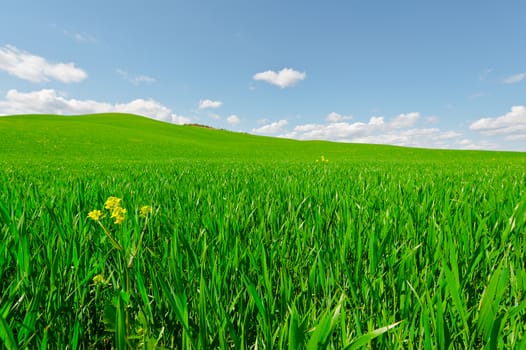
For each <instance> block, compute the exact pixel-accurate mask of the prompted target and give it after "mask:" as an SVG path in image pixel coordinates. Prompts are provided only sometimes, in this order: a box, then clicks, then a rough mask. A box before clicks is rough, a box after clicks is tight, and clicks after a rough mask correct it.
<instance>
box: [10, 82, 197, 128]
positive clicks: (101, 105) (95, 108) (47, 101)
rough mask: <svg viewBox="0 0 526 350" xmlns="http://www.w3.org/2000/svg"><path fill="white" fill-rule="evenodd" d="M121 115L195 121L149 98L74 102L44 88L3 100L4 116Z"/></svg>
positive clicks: (162, 119)
mask: <svg viewBox="0 0 526 350" xmlns="http://www.w3.org/2000/svg"><path fill="white" fill-rule="evenodd" d="M106 112H121V113H133V114H138V115H142V116H145V117H149V118H152V119H157V120H161V121H166V122H172V123H177V124H185V123H189V122H191V119H190V118H187V117H183V116H179V115H176V114H174V113H173V112H172V111H171V110H170V109H169V108H168V107H166V106H163V105H162V104H161V103H159V102H157V101H155V100H152V99H148V100H144V99H136V100H133V101H130V102H127V103H117V104H112V103H107V102H98V101H93V100H77V99H70V98H67V97H66V96H64V95H62V94H60V93H59V92H57V91H56V90H52V89H43V90H39V91H33V92H19V91H17V90H9V91H8V92H7V94H6V95H5V97H4V99H3V100H0V115H10V114H31V113H35V114H40V113H51V114H64V115H75V114H88V113H106Z"/></svg>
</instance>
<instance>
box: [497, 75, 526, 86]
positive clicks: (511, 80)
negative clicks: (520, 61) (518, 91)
mask: <svg viewBox="0 0 526 350" xmlns="http://www.w3.org/2000/svg"><path fill="white" fill-rule="evenodd" d="M524 78H526V73H519V74H515V75H512V76H509V77H507V78H505V79H504V80H503V81H502V82H503V83H504V84H515V83H518V82H520V81H522V80H524Z"/></svg>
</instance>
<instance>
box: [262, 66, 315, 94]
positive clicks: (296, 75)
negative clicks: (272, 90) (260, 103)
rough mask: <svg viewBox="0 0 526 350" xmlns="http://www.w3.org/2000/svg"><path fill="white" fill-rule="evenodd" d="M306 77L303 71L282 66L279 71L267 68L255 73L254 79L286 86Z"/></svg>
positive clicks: (281, 86) (282, 86)
mask: <svg viewBox="0 0 526 350" xmlns="http://www.w3.org/2000/svg"><path fill="white" fill-rule="evenodd" d="M306 77H307V74H305V72H298V71H296V70H294V69H292V68H283V69H282V70H280V71H279V72H275V71H272V70H268V71H265V72H261V73H256V74H255V75H254V77H253V79H254V80H261V81H265V82H267V83H270V84H273V85H276V86H279V87H280V88H282V89H283V88H286V87H291V86H294V85H296V84H297V83H298V82H299V81H301V80H304V79H305V78H306Z"/></svg>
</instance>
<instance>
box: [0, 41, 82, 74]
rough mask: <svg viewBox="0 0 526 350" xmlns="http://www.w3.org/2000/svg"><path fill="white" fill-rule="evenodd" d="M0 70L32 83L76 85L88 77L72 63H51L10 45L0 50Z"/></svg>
mask: <svg viewBox="0 0 526 350" xmlns="http://www.w3.org/2000/svg"><path fill="white" fill-rule="evenodd" d="M0 70H3V71H5V72H7V73H9V74H11V75H13V76H16V77H17V78H20V79H24V80H28V81H31V82H34V83H41V82H46V81H50V80H58V81H61V82H63V83H76V82H79V81H82V80H84V79H85V78H86V77H87V76H88V75H87V74H86V72H84V71H83V70H82V69H80V68H77V67H76V66H75V64H74V63H52V62H48V61H47V60H46V59H45V58H43V57H40V56H36V55H33V54H31V53H29V52H25V51H22V50H19V49H17V48H16V47H14V46H11V45H5V46H4V47H2V48H0Z"/></svg>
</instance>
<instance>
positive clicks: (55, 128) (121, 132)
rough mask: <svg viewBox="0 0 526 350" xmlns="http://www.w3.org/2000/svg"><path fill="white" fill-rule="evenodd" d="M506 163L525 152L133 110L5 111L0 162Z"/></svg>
mask: <svg viewBox="0 0 526 350" xmlns="http://www.w3.org/2000/svg"><path fill="white" fill-rule="evenodd" d="M321 155H324V156H325V157H327V158H328V159H330V160H331V161H373V160H374V161H404V162H429V161H433V162H435V161H439V162H442V161H448V162H450V161H453V162H455V161H460V160H466V159H476V160H482V161H491V160H497V161H503V160H505V159H514V160H516V159H517V158H519V159H524V158H525V154H523V153H509V152H475V151H447V150H425V149H414V148H403V147H394V146H385V145H365V144H345V143H335V142H325V141H297V140H289V139H281V138H272V137H263V136H255V135H249V134H244V133H236V132H230V131H226V130H215V129H207V128H200V127H196V126H180V125H173V124H169V123H164V122H159V121H156V120H152V119H148V118H145V117H140V116H137V115H130V114H118V113H109V114H94V115H82V116H58V115H18V116H6V117H0V160H1V161H4V162H6V161H16V162H24V161H25V162H32V161H39V162H54V161H57V160H59V161H83V162H84V161H100V162H104V161H146V160H150V161H161V160H208V161H225V162H226V161H238V160H239V161H244V160H247V161H253V162H268V161H272V162H281V161H285V162H304V161H309V162H312V161H314V160H315V159H317V158H319V157H320V156H321Z"/></svg>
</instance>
